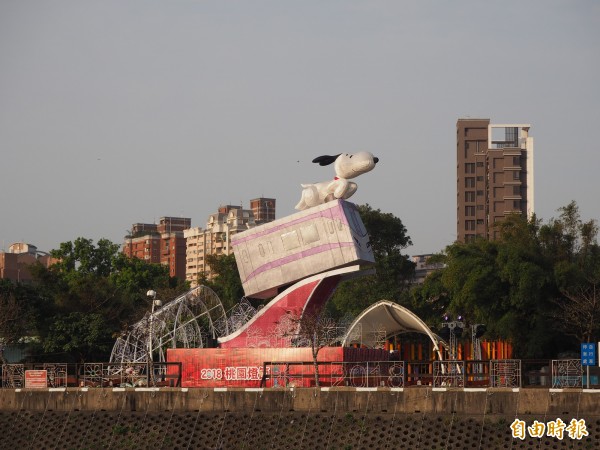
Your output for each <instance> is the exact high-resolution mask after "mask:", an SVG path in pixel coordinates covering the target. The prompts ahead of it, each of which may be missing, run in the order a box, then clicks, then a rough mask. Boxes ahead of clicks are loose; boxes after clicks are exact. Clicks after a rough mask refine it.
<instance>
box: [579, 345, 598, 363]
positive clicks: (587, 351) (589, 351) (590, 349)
mask: <svg viewBox="0 0 600 450" xmlns="http://www.w3.org/2000/svg"><path fill="white" fill-rule="evenodd" d="M581 365H582V366H595V365H596V344H595V343H593V342H582V343H581Z"/></svg>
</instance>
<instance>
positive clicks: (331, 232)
mask: <svg viewBox="0 0 600 450" xmlns="http://www.w3.org/2000/svg"><path fill="white" fill-rule="evenodd" d="M327 231H329V234H333V233H334V231H335V229H334V228H333V222H331V221H328V222H327Z"/></svg>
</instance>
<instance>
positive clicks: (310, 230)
mask: <svg viewBox="0 0 600 450" xmlns="http://www.w3.org/2000/svg"><path fill="white" fill-rule="evenodd" d="M300 234H301V235H302V242H303V243H304V244H311V243H313V242H317V241H319V240H320V238H319V231H318V230H317V227H316V226H315V225H314V224H312V225H309V226H307V227H302V228H301V229H300Z"/></svg>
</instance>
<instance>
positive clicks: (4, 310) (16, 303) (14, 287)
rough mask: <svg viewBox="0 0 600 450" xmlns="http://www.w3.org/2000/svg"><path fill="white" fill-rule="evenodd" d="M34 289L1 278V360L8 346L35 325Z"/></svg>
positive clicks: (3, 359) (0, 360) (25, 334)
mask: <svg viewBox="0 0 600 450" xmlns="http://www.w3.org/2000/svg"><path fill="white" fill-rule="evenodd" d="M32 294H33V290H32V289H31V288H30V287H28V286H26V285H22V284H18V283H17V284H14V283H13V282H11V281H10V280H0V362H1V363H3V364H5V363H7V361H6V359H5V358H4V350H5V347H6V346H9V345H13V344H16V343H18V342H19V341H20V340H21V339H22V338H23V337H25V336H27V335H28V334H29V333H30V331H31V329H32V327H33V308H32V302H30V301H29V300H33V295H32Z"/></svg>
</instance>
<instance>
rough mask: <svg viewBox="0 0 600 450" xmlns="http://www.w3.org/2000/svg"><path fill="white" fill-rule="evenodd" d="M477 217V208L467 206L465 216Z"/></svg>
mask: <svg viewBox="0 0 600 450" xmlns="http://www.w3.org/2000/svg"><path fill="white" fill-rule="evenodd" d="M474 215H475V207H474V206H465V216H474Z"/></svg>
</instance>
